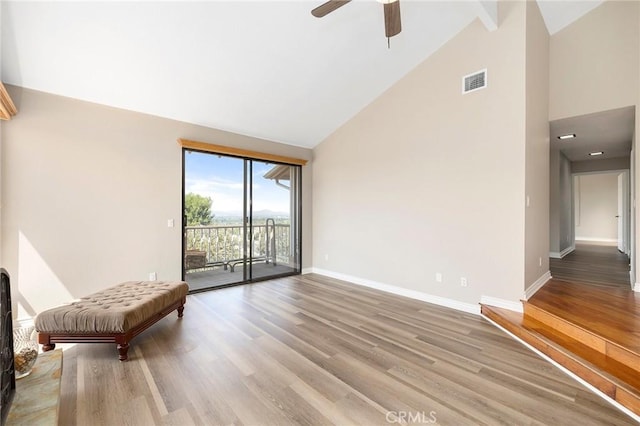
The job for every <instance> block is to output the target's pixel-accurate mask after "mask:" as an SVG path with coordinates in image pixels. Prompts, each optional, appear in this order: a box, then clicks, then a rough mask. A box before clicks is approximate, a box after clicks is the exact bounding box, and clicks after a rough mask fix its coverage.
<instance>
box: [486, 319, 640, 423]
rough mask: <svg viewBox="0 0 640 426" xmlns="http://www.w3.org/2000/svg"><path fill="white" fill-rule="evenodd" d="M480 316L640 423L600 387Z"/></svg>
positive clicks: (638, 418) (632, 413) (636, 416)
mask: <svg viewBox="0 0 640 426" xmlns="http://www.w3.org/2000/svg"><path fill="white" fill-rule="evenodd" d="M482 318H484V319H486V320H487V321H489V322H490V323H491V324H493V325H494V326H496V327H498V328H499V329H500V330H502V331H504V332H505V333H507V334H508V335H509V336H511V337H512V338H513V339H515V340H517V341H518V342H520V343H521V344H522V345H524V346H525V347H527V348H528V349H529V350H531V351H533V352H534V353H536V354H537V355H538V356H539V357H541V358H542V359H544V360H545V361H547V362H549V363H551V364H553V365H554V366H555V367H556V368H558V369H559V370H560V371H562V372H563V373H565V374H566V375H567V376H569V377H571V378H572V379H574V380H575V381H577V382H578V383H580V384H581V385H582V386H584V387H586V388H587V389H589V390H590V391H591V392H593V393H595V394H596V395H598V396H599V397H600V398H602V399H604V400H605V401H607V402H608V403H609V404H611V405H613V406H614V407H615V408H617V409H618V410H620V411H622V412H623V413H624V414H626V415H627V416H629V417H631V418H632V419H633V420H635V421H636V422H638V423H640V416H638V415H637V414H635V413H634V412H632V411H631V410H629V409H628V408H627V407H625V406H624V405H622V404H620V403H619V402H617V401H615V400H613V399H611V398H609V396H607V394H605V393H604V392H602V391H601V390H600V389H598V388H596V387H594V386H593V385H592V384H590V383H588V382H586V381H585V380H584V379H583V378H581V377H579V376H577V375H576V374H575V373H574V372H572V371H570V370H568V369H566V368H565V367H563V366H562V365H560V364H558V363H557V362H556V361H554V360H553V359H551V358H549V357H548V356H547V355H546V354H544V353H542V352H540V351H539V350H538V349H536V348H534V347H533V346H531V345H530V344H528V343H527V342H525V341H524V340H522V339H521V338H519V337H518V336H516V335H515V334H513V333H511V332H510V331H509V330H507V329H505V328H504V327H502V326H501V325H500V324H497V323H496V322H495V321H493V320H492V319H490V318H487V317H486V316H484V315H482Z"/></svg>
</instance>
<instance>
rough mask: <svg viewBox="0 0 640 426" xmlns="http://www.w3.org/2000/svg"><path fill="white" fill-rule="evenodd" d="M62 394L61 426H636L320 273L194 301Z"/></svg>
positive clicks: (94, 359) (556, 380)
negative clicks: (123, 357) (403, 425)
mask: <svg viewBox="0 0 640 426" xmlns="http://www.w3.org/2000/svg"><path fill="white" fill-rule="evenodd" d="M62 382H63V383H62V402H61V407H60V409H61V412H60V424H63V425H89V424H91V425H121V424H131V425H152V424H158V425H165V424H166V425H169V424H173V425H189V424H203V425H231V424H235V425H263V424H265V425H266V424H273V425H284V424H298V425H305V424H310V425H316V424H317V425H323V424H338V425H349V424H362V425H385V424H393V423H400V422H399V421H398V420H400V418H401V417H402V416H404V419H405V420H411V421H410V422H409V423H422V424H425V423H429V422H430V421H431V420H432V419H435V420H437V422H438V424H443V425H478V424H485V425H496V424H508V425H534V424H535V425H544V424H546V425H564V424H567V425H569V424H571V425H573V424H586V425H599V424H601V425H611V424H616V425H625V424H635V422H633V421H632V419H630V418H629V417H627V416H626V415H624V414H623V413H621V412H619V411H618V410H616V409H615V408H613V407H612V406H610V405H609V404H608V403H607V402H605V401H603V400H602V399H601V398H599V397H597V396H596V395H594V394H592V393H591V392H589V391H588V390H586V389H585V388H583V387H582V386H581V385H580V384H578V383H577V382H575V381H574V380H572V379H571V378H569V377H567V376H566V375H564V374H563V373H562V372H560V371H559V370H557V369H556V368H555V367H553V366H552V365H550V364H549V363H547V362H545V361H544V360H542V359H540V358H539V357H537V356H536V355H535V354H533V353H532V352H530V351H529V350H528V349H526V348H524V347H523V346H522V345H520V344H519V343H517V342H515V341H513V340H512V339H511V338H510V337H508V336H507V335H506V334H504V333H503V332H501V331H500V330H498V329H496V328H495V327H494V326H492V325H490V324H489V323H488V322H487V321H486V320H484V319H483V318H481V317H479V316H475V315H471V314H466V313H464V312H459V311H455V310H451V309H446V308H442V307H438V306H434V305H429V304H427V303H424V302H420V301H416V300H412V299H406V298H403V297H400V296H395V295H390V294H387V293H383V292H379V291H376V290H372V289H368V288H364V287H360V286H357V285H354V284H350V283H345V282H342V281H338V280H333V279H330V278H326V277H322V276H319V275H313V274H312V275H304V276H296V277H287V278H281V279H276V280H272V281H266V282H263V283H257V284H250V285H245V286H238V287H232V288H226V289H221V290H216V291H212V292H205V293H198V294H195V295H191V296H188V298H187V305H186V307H185V316H184V318H183V319H182V320H177V319H176V316H175V315H170V316H168V317H167V318H165V319H163V320H162V321H160V322H158V323H157V324H155V325H154V326H153V327H151V328H150V329H149V330H147V331H146V332H145V333H143V334H142V335H140V336H138V337H137V338H136V339H134V341H133V343H132V348H131V350H130V361H128V362H124V363H122V362H118V361H117V352H116V350H115V347H114V345H106V344H84V345H76V346H74V347H71V348H68V349H66V350H65V353H64V371H63V378H62ZM410 416H411V417H410Z"/></svg>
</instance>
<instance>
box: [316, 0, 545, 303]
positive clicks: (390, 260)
mask: <svg viewBox="0 0 640 426" xmlns="http://www.w3.org/2000/svg"><path fill="white" fill-rule="evenodd" d="M525 9H526V6H525V4H524V3H521V2H505V3H500V4H499V13H500V27H499V28H498V29H497V30H496V31H494V32H487V30H486V29H485V28H484V26H483V25H482V24H481V23H480V22H479V21H476V22H474V23H472V24H471V25H470V26H469V27H467V28H466V29H465V30H463V31H462V32H461V33H460V34H459V35H457V36H456V37H455V38H454V39H452V40H451V41H449V42H448V43H447V44H446V45H445V46H444V47H442V48H441V49H440V50H439V51H437V52H436V53H435V54H434V55H432V56H431V57H430V58H429V59H427V60H426V61H425V62H423V63H422V64H420V65H418V66H417V67H416V68H415V69H414V70H413V71H411V72H410V73H409V74H408V75H407V76H406V77H405V78H403V79H402V80H400V81H399V82H398V83H397V84H395V85H394V86H393V87H392V88H390V89H389V90H388V91H387V92H386V93H384V94H383V95H382V96H380V97H379V98H378V99H377V100H375V101H374V102H373V103H371V104H370V105H369V106H367V107H366V108H365V109H364V110H363V111H361V112H360V113H359V114H358V115H356V116H355V117H354V118H353V119H352V120H350V121H349V122H347V123H346V124H345V125H344V126H342V127H341V128H340V129H338V130H337V131H336V132H335V133H334V134H333V135H331V136H330V137H329V138H327V139H326V140H325V141H323V142H322V143H321V144H320V145H319V146H318V147H316V149H314V167H313V194H314V209H313V229H314V239H313V265H314V267H317V268H319V269H321V270H325V271H331V272H334V273H337V274H342V275H344V276H351V277H358V278H361V279H363V280H370V281H375V282H377V283H383V284H390V285H395V286H398V287H400V288H402V289H407V290H413V291H418V292H422V293H427V294H430V295H436V296H440V297H446V298H450V299H455V300H457V301H462V302H468V303H474V304H475V303H477V302H478V301H479V299H480V297H481V295H487V296H493V297H500V298H503V299H509V300H514V301H516V300H518V299H519V298H520V297H521V296H522V293H523V290H524V232H525V231H524V228H525V223H524V203H525V197H524V188H525V171H524V168H525V167H524V166H525V57H524V46H525ZM484 68H487V70H488V87H487V88H486V89H483V90H479V91H477V92H473V93H470V94H467V95H462V94H461V93H460V91H461V89H460V85H461V77H462V76H464V75H467V74H469V73H471V72H475V71H477V70H481V69H484ZM547 212H548V210H547ZM545 250H548V246H547V247H546V248H545ZM437 272H440V273H442V274H443V282H442V283H437V282H436V281H435V274H436V273H437ZM461 277H466V278H467V279H468V287H466V288H464V287H461V285H460V278H461Z"/></svg>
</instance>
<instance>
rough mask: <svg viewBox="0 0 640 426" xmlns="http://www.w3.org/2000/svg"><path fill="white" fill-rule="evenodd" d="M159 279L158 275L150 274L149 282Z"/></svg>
mask: <svg viewBox="0 0 640 426" xmlns="http://www.w3.org/2000/svg"><path fill="white" fill-rule="evenodd" d="M157 279H158V274H156V273H155V272H149V281H155V280H157Z"/></svg>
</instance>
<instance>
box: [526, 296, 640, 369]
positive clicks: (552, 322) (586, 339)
mask: <svg viewBox="0 0 640 426" xmlns="http://www.w3.org/2000/svg"><path fill="white" fill-rule="evenodd" d="M523 303H524V316H525V318H531V319H533V320H536V321H538V322H540V323H542V324H545V325H546V326H548V327H549V328H550V329H552V330H556V331H557V332H559V333H562V334H564V335H566V336H569V337H570V338H572V339H573V340H576V341H578V342H580V343H581V344H583V345H586V346H588V347H589V348H591V349H593V350H594V351H597V352H599V353H601V354H603V355H606V356H607V357H609V358H611V359H614V360H616V361H618V362H619V363H621V364H624V365H626V366H628V367H629V368H631V369H635V370H636V374H638V375H640V354H639V353H637V352H636V351H635V348H629V347H625V346H623V345H621V344H619V343H617V342H614V341H612V340H611V339H609V338H607V337H604V336H602V335H601V334H598V333H597V332H595V331H592V330H589V329H587V328H584V327H582V326H581V325H578V324H576V323H574V322H572V321H570V320H568V319H565V318H562V317H561V316H559V315H556V314H555V313H551V312H549V311H547V310H546V309H543V308H541V307H538V306H537V305H536V304H534V303H531V302H523Z"/></svg>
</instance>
